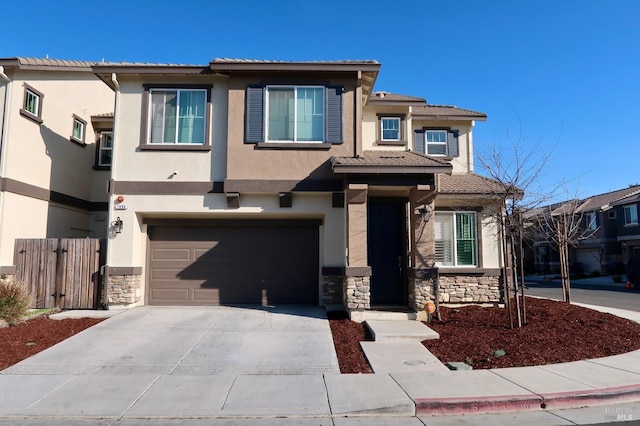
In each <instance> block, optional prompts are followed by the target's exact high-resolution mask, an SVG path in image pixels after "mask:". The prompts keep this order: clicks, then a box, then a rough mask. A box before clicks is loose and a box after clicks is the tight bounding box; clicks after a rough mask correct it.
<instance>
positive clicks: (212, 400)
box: [0, 313, 640, 425]
mask: <svg viewBox="0 0 640 426" xmlns="http://www.w3.org/2000/svg"><path fill="white" fill-rule="evenodd" d="M634 314H635V313H634ZM125 317H126V315H125V314H122V315H117V316H115V317H114V318H112V319H109V320H107V321H106V322H104V323H101V324H108V323H110V322H114V323H119V324H120V326H121V327H122V328H123V333H124V335H123V339H132V338H134V336H132V335H130V334H127V333H131V332H133V330H126V328H127V327H126V324H127V322H126V321H124V320H125V319H126V318H125ZM249 318H252V316H251V315H250V316H249ZM154 320H155V321H158V322H159V324H157V326H158V327H160V328H162V326H163V325H167V324H162V318H161V317H157V318H154ZM195 320H196V322H198V321H201V320H203V318H200V317H197V318H195ZM185 321H186V319H185ZM200 325H201V326H203V327H204V326H205V324H200ZM132 326H134V327H135V325H132ZM97 327H100V325H99V326H97ZM181 327H182V328H181ZM170 328H172V329H173V330H174V331H176V332H177V333H178V334H181V335H182V336H183V337H184V338H185V339H187V340H190V339H197V338H196V336H193V335H191V334H190V333H189V332H188V331H189V328H186V327H185V325H184V324H182V326H181V325H180V324H177V325H176V324H172V325H170ZM138 331H139V330H138ZM80 335H82V333H80V334H79V335H77V336H80ZM88 335H91V334H88ZM124 341H125V340H123V342H124ZM213 343H214V342H213V341H212V344H213ZM115 344H117V342H116V343H115ZM212 347H213V346H212ZM157 349H158V348H157V347H155V348H154V347H149V348H148V351H149V357H148V358H146V361H145V362H146V364H142V363H141V361H142V360H137V363H130V362H128V361H127V360H126V359H125V360H121V361H122V363H121V364H119V361H118V360H114V359H111V360H110V362H111V363H112V364H110V365H117V368H115V367H114V368H96V367H97V366H96V365H90V366H87V365H72V366H64V367H60V366H54V365H46V364H38V363H31V364H30V366H29V365H27V364H23V363H24V362H23V363H19V364H17V365H16V366H14V367H11V368H9V369H7V370H4V371H2V372H1V374H0V418H1V419H4V421H5V422H10V424H20V422H22V424H38V422H40V423H47V424H54V423H55V422H57V421H62V420H64V421H65V423H59V424H69V423H70V422H72V421H74V422H77V423H78V424H83V422H85V421H87V422H88V421H91V422H93V421H98V422H100V423H101V424H113V423H117V424H139V423H145V422H146V421H149V422H150V423H159V422H161V423H166V424H179V423H195V424H198V423H202V424H205V423H206V424H225V425H234V424H252V423H253V422H255V423H256V424H303V425H304V424H327V425H331V424H334V425H351V424H367V425H371V424H374V425H375V424H407V425H414V424H415V425H420V424H429V425H437V424H454V423H447V422H448V421H452V422H453V420H454V419H456V418H458V419H462V421H463V423H462V424H464V418H459V417H456V416H457V415H462V414H464V415H466V417H465V418H466V419H467V421H469V420H471V419H473V417H469V415H474V416H476V415H480V414H483V413H513V412H518V413H519V414H502V416H506V418H507V419H510V420H511V422H513V421H514V419H516V418H517V416H531V417H529V418H530V419H537V420H531V422H532V423H537V424H572V423H571V422H572V420H567V419H569V417H566V416H565V417H562V416H560V415H558V413H560V411H557V410H562V409H568V408H578V407H585V406H593V407H595V408H594V409H595V410H596V411H595V413H596V416H595V417H592V418H593V419H596V418H598V419H602V420H599V421H607V419H608V421H614V420H616V418H615V417H614V418H613V420H612V418H611V415H613V414H615V413H616V412H617V411H616V410H618V409H622V408H620V407H627V408H624V410H625V411H622V413H623V414H624V415H631V416H633V415H634V413H635V412H634V411H633V410H635V407H636V405H633V404H632V405H611V404H621V403H626V402H631V401H640V351H635V352H631V353H628V354H624V355H617V356H613V357H607V358H599V359H592V360H587V361H578V362H571V363H565V364H557V365H546V366H537V367H521V368H507V369H494V370H473V371H445V370H438V371H428V372H420V371H419V370H416V371H411V370H409V371H406V372H390V373H377V374H367V375H348V374H337V373H333V372H327V371H325V372H320V371H313V369H311V371H310V373H311V374H299V373H292V374H281V373H269V374H244V373H242V372H237V371H236V372H229V373H219V372H216V368H215V365H210V362H213V361H214V359H209V360H208V359H207V353H206V351H205V352H202V353H201V354H200V356H199V357H198V365H199V366H200V368H195V369H194V368H186V369H180V368H175V367H174V368H167V366H168V365H169V363H168V359H167V357H169V358H175V357H177V358H178V359H180V355H179V354H178V353H174V354H172V353H171V352H169V353H156V350H157ZM165 349H166V348H165ZM80 350H84V351H87V354H89V355H91V356H99V354H98V353H96V352H94V350H93V348H92V347H90V346H87V347H86V348H84V349H80ZM247 350H249V349H247ZM45 352H46V351H45ZM63 352H64V351H63ZM54 353H55V352H54ZM111 353H112V354H113V355H114V356H115V353H117V352H111ZM58 355H60V356H61V358H60V361H59V362H63V360H64V359H65V356H66V355H69V354H68V353H59V354H58ZM56 356H57V355H56ZM125 356H126V355H125V354H123V355H122V357H125ZM36 357H37V356H35V357H32V358H31V359H30V360H32V359H33V358H36ZM82 357H83V355H82V354H81V359H85V360H86V359H88V358H89V357H85V358H82ZM182 357H184V355H182ZM26 361H28V360H26ZM208 361H209V363H208ZM47 367H48V368H49V369H48V370H47ZM30 368H34V369H33V370H30ZM408 368H410V366H408ZM598 407H600V408H598ZM603 407H610V408H606V409H605V408H603ZM628 407H632V408H628ZM629 410H632V411H629ZM563 413H566V411H563ZM598 413H599V414H598ZM443 414H446V415H447V416H445V417H431V416H440V415H443ZM552 414H553V416H552V417H547V416H551V415H552ZM635 414H636V417H635V419H637V418H638V415H637V414H638V413H635ZM486 416H489V417H487V418H491V416H496V415H493V414H487V415H486ZM486 416H485V417H486ZM576 416H577V414H576ZM598 416H599V417H598ZM578 417H579V416H578ZM578 417H576V418H578ZM498 418H499V417H495V418H494V420H495V419H498ZM543 419H546V420H544V421H543ZM547 420H548V421H547ZM627 420H629V419H628V418H627ZM265 422H266V423H265ZM531 422H530V423H531ZM553 422H557V423H553ZM563 422H564V423H563ZM490 423H491V421H490ZM493 423H498V422H497V421H495V422H493ZM455 424H458V423H455ZM467 424H474V423H473V422H471V423H467ZM506 424H508V423H506ZM582 424H584V423H582Z"/></svg>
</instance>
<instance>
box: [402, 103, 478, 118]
mask: <svg viewBox="0 0 640 426" xmlns="http://www.w3.org/2000/svg"><path fill="white" fill-rule="evenodd" d="M411 116H412V117H413V118H414V119H418V120H419V119H438V120H461V119H463V120H480V121H485V120H486V119H487V115H486V114H485V113H482V112H478V111H472V110H469V109H462V108H458V107H455V106H451V105H425V106H422V107H414V108H413V110H412V111H411Z"/></svg>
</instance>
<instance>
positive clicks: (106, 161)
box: [96, 131, 113, 168]
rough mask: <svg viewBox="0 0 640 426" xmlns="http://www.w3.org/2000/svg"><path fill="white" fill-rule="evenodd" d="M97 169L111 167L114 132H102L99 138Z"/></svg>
mask: <svg viewBox="0 0 640 426" xmlns="http://www.w3.org/2000/svg"><path fill="white" fill-rule="evenodd" d="M96 149H97V152H96V167H99V168H109V167H111V159H112V153H113V132H111V131H108V132H100V137H99V138H98V146H97V147H96Z"/></svg>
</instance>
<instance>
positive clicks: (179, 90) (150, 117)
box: [147, 87, 209, 146]
mask: <svg viewBox="0 0 640 426" xmlns="http://www.w3.org/2000/svg"><path fill="white" fill-rule="evenodd" d="M153 92H176V127H175V137H174V141H173V142H152V129H153ZM182 92H203V93H204V105H203V114H204V116H203V117H202V118H203V124H202V125H203V126H204V128H203V133H202V135H203V140H202V142H178V137H179V134H180V94H181V93H182ZM208 92H209V91H208V90H207V89H203V88H172V87H166V88H164V87H155V88H154V87H151V88H149V105H148V111H147V144H148V145H153V146H204V145H206V144H207V132H208V130H209V129H207V122H208V120H207V114H208V110H207V102H208V96H209V93H208ZM163 120H166V114H165V115H164V116H163ZM162 128H163V130H164V125H163V126H162ZM162 139H163V141H164V137H163V138H162Z"/></svg>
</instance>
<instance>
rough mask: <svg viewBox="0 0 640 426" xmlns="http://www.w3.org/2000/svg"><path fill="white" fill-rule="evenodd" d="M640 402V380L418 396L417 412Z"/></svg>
mask: <svg viewBox="0 0 640 426" xmlns="http://www.w3.org/2000/svg"><path fill="white" fill-rule="evenodd" d="M630 401H640V383H639V384H633V385H625V386H614V387H610V388H603V389H588V390H580V391H569V392H555V393H543V394H529V395H495V396H483V397H456V398H417V399H416V400H415V403H416V415H430V416H440V415H456V414H484V413H509V412H518V411H535V410H545V409H546V410H549V409H552V410H553V409H562V408H581V407H587V406H595V405H603V404H610V403H622V402H630Z"/></svg>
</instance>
